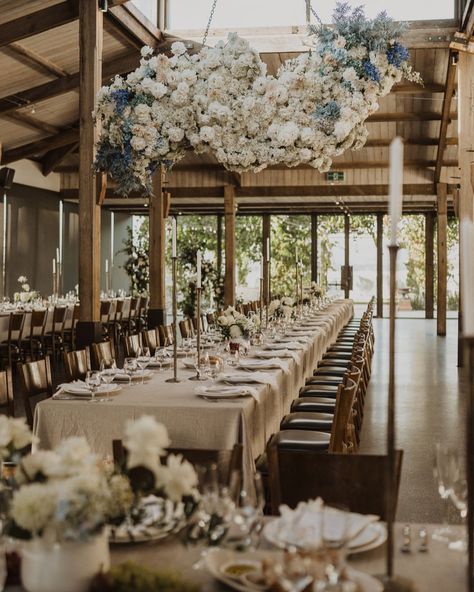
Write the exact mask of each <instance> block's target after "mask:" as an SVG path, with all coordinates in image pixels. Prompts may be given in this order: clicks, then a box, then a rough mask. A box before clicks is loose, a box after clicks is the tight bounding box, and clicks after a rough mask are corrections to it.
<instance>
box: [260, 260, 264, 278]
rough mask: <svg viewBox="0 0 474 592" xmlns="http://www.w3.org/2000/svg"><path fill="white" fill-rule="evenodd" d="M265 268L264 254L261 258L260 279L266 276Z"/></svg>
mask: <svg viewBox="0 0 474 592" xmlns="http://www.w3.org/2000/svg"><path fill="white" fill-rule="evenodd" d="M263 269H264V267H263V255H262V257H261V259H260V279H262V280H263V278H264V273H263Z"/></svg>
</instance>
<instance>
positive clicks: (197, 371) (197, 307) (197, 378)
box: [189, 288, 207, 380]
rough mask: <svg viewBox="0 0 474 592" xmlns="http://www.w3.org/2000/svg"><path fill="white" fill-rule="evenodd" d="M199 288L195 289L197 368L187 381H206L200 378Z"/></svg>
mask: <svg viewBox="0 0 474 592" xmlns="http://www.w3.org/2000/svg"><path fill="white" fill-rule="evenodd" d="M201 291H202V289H201V288H196V320H197V328H196V350H197V368H196V376H191V378H190V379H189V380H207V379H206V378H205V377H202V376H201Z"/></svg>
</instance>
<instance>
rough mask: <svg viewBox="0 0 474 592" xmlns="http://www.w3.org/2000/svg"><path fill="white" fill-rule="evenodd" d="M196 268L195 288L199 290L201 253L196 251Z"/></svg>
mask: <svg viewBox="0 0 474 592" xmlns="http://www.w3.org/2000/svg"><path fill="white" fill-rule="evenodd" d="M196 267H197V277H196V288H201V251H198V252H197V253H196Z"/></svg>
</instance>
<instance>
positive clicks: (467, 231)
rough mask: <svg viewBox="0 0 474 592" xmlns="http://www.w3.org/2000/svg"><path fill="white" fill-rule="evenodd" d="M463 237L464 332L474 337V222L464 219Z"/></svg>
mask: <svg viewBox="0 0 474 592" xmlns="http://www.w3.org/2000/svg"><path fill="white" fill-rule="evenodd" d="M460 239H461V265H462V269H461V290H462V293H461V298H462V317H463V334H464V335H465V336H466V337H474V264H473V261H474V223H473V222H472V220H467V219H465V220H462V221H461V227H460Z"/></svg>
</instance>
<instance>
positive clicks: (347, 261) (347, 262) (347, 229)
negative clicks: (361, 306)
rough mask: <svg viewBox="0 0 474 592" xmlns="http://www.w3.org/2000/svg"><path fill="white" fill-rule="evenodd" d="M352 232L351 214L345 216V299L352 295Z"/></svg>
mask: <svg viewBox="0 0 474 592" xmlns="http://www.w3.org/2000/svg"><path fill="white" fill-rule="evenodd" d="M350 232H351V221H350V218H349V214H346V215H345V216H344V267H345V270H346V272H345V282H344V298H349V293H350V290H349V288H350V278H349V273H350V271H349V265H350V256H349V237H350Z"/></svg>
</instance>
